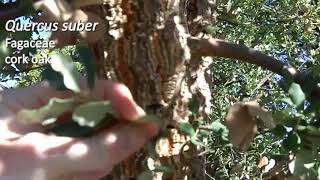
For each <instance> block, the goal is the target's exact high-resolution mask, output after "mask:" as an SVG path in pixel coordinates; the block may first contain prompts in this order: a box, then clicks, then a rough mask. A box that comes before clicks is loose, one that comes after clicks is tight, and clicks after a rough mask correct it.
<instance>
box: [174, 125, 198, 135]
mask: <svg viewBox="0 0 320 180" xmlns="http://www.w3.org/2000/svg"><path fill="white" fill-rule="evenodd" d="M178 128H179V130H180V131H181V132H182V133H184V134H185V135H188V136H189V137H193V136H194V135H195V134H196V132H195V130H194V129H193V127H192V125H191V124H190V123H188V122H182V123H179V125H178Z"/></svg>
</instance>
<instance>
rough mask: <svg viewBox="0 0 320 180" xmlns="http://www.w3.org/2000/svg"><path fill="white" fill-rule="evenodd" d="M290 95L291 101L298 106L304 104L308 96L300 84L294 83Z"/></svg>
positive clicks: (289, 91)
mask: <svg viewBox="0 0 320 180" xmlns="http://www.w3.org/2000/svg"><path fill="white" fill-rule="evenodd" d="M288 93H289V95H290V98H291V100H292V101H293V103H294V104H295V105H296V106H299V105H301V103H303V101H304V100H305V99H306V96H305V94H304V92H303V91H302V89H301V87H300V85H299V84H296V83H292V84H291V86H290V88H289V90H288Z"/></svg>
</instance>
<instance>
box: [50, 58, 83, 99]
mask: <svg viewBox="0 0 320 180" xmlns="http://www.w3.org/2000/svg"><path fill="white" fill-rule="evenodd" d="M51 67H52V69H53V70H55V71H57V72H60V73H61V74H62V76H63V83H64V85H65V86H66V87H67V88H68V89H70V90H72V91H74V92H76V93H79V92H80V85H79V78H80V73H79V72H78V71H77V69H76V68H75V66H74V65H73V63H72V60H71V58H70V56H66V55H64V54H62V53H55V54H53V55H52V56H51Z"/></svg>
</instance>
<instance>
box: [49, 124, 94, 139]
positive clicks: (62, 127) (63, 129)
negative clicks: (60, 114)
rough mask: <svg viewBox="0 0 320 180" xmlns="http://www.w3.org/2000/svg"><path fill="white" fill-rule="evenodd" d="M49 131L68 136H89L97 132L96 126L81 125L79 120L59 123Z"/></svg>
mask: <svg viewBox="0 0 320 180" xmlns="http://www.w3.org/2000/svg"><path fill="white" fill-rule="evenodd" d="M49 132H51V133H53V134H55V135H57V136H66V137H87V136H90V135H92V134H93V133H94V132H95V129H94V128H91V127H88V126H80V125H79V124H78V123H77V122H75V121H72V120H69V121H65V122H63V123H58V124H57V125H55V126H54V127H53V128H51V129H49Z"/></svg>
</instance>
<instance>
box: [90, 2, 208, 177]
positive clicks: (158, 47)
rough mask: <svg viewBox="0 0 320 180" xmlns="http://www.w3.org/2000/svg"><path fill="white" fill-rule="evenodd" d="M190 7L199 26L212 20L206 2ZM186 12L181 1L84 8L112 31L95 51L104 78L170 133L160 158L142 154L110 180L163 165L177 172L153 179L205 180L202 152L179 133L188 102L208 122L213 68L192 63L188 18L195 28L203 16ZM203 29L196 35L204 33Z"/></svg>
mask: <svg viewBox="0 0 320 180" xmlns="http://www.w3.org/2000/svg"><path fill="white" fill-rule="evenodd" d="M188 3H189V6H190V5H195V7H197V6H199V7H201V12H203V14H205V16H201V17H203V18H202V19H201V22H204V21H205V19H206V18H208V17H210V18H211V16H209V15H210V14H208V12H211V11H208V10H206V9H205V8H204V7H205V6H204V4H203V3H207V1H205V0H199V2H198V3H197V1H192V2H188ZM186 6H188V4H187V3H186V2H185V1H183V0H166V1H164V0H134V1H133V0H122V1H121V0H119V1H111V0H110V1H108V2H107V3H106V5H103V6H99V7H97V6H91V7H85V8H84V9H85V10H87V11H92V12H95V13H97V11H99V12H98V14H99V15H100V16H101V18H103V19H107V21H106V23H107V24H108V25H109V26H108V28H107V29H108V30H107V32H106V36H105V39H104V41H103V42H102V41H101V42H99V43H98V44H95V46H94V47H93V49H94V52H95V53H94V54H95V56H96V59H98V61H99V58H100V59H102V60H103V66H99V67H100V76H105V77H106V78H108V79H113V80H117V81H120V82H123V83H124V84H126V85H127V86H128V87H129V89H130V90H131V92H132V94H133V96H134V99H135V100H136V101H137V103H138V104H139V105H140V106H141V107H142V108H143V109H145V110H146V112H147V113H152V114H156V115H158V116H159V117H160V118H161V119H162V120H163V121H164V126H163V128H164V129H165V130H166V131H167V132H168V133H167V134H166V136H165V137H164V138H160V140H158V141H157V143H156V150H157V152H158V154H159V156H160V158H158V159H152V158H151V157H150V156H149V155H148V153H147V151H146V150H145V149H144V150H142V151H141V152H138V153H136V154H135V155H133V156H132V157H130V158H128V160H126V161H125V162H123V163H122V164H121V165H119V166H117V167H116V168H115V169H114V171H113V173H112V174H111V175H110V176H109V178H110V179H113V180H117V179H119V180H120V179H121V180H125V179H135V178H136V177H137V176H138V175H139V174H140V173H141V172H143V171H145V170H147V169H148V166H151V165H152V164H155V165H157V164H160V163H161V164H166V165H171V167H174V171H173V172H172V173H170V174H162V173H155V174H154V179H204V172H203V169H204V168H203V167H202V166H204V163H203V157H198V156H197V154H198V152H199V150H200V149H199V148H198V147H196V146H194V145H192V144H191V143H189V141H188V138H187V137H186V136H184V135H182V134H181V133H180V132H179V131H178V130H177V129H176V127H177V124H178V123H179V122H189V121H192V118H190V114H191V113H190V111H189V102H190V99H191V98H193V97H194V98H196V99H197V100H198V101H199V102H200V103H201V104H200V107H199V113H200V115H199V117H197V118H198V119H203V120H205V119H206V117H207V113H208V112H209V108H210V107H209V106H210V96H211V94H210V89H209V86H208V84H207V83H206V82H207V80H209V79H210V74H208V71H207V70H208V69H209V66H208V65H209V64H210V63H200V62H201V61H200V59H199V58H201V57H192V59H191V54H190V50H189V48H188V46H187V36H188V34H187V32H188V26H187V21H186V18H185V17H186V15H187V17H188V19H189V22H192V23H195V22H193V21H192V20H194V19H195V18H199V17H200V14H197V13H195V14H192V13H191V14H189V15H188V14H186V13H185V12H184V11H185V9H186ZM189 8H190V7H189ZM199 9H200V8H199ZM210 21H211V19H210ZM192 23H189V26H190V25H191V26H193V25H192ZM199 27H200V26H199V25H198V26H197V28H196V29H193V34H198V33H199V32H201V31H202V30H201V28H199ZM102 45H103V46H102ZM102 47H103V48H102ZM204 62H206V61H204ZM99 64H101V63H98V65H99ZM102 67H104V68H102ZM101 72H102V73H101ZM208 78H209V79H208ZM149 168H150V167H149Z"/></svg>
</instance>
